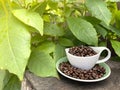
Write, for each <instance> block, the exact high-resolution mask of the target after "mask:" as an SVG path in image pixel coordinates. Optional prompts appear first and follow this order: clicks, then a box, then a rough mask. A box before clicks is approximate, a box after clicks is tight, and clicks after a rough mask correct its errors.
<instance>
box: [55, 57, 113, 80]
mask: <svg viewBox="0 0 120 90" xmlns="http://www.w3.org/2000/svg"><path fill="white" fill-rule="evenodd" d="M67 61H68V59H67V58H66V57H63V58H61V59H59V60H58V61H57V63H56V69H57V71H58V72H59V73H60V74H61V75H63V76H65V77H67V78H69V79H71V80H75V81H80V82H98V81H102V80H105V79H107V78H108V77H109V76H110V74H111V69H110V67H109V66H108V65H107V64H106V63H100V64H99V65H100V66H102V67H104V68H105V71H106V73H105V75H104V76H103V77H101V78H99V79H94V80H83V79H77V78H73V77H70V76H68V75H66V74H64V73H63V72H62V71H61V70H60V69H59V65H60V63H62V62H67Z"/></svg>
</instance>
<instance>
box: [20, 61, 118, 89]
mask: <svg viewBox="0 0 120 90" xmlns="http://www.w3.org/2000/svg"><path fill="white" fill-rule="evenodd" d="M107 64H108V65H109V66H110V68H111V75H110V77H108V78H107V79H105V80H103V81H100V82H92V83H85V82H78V81H73V80H70V79H68V78H66V77H64V76H62V75H60V74H59V75H60V79H57V78H53V77H49V78H41V77H38V76H35V75H34V74H32V73H30V72H28V71H27V72H26V74H25V76H26V78H27V79H25V80H28V81H27V83H28V86H27V84H26V86H25V84H23V85H22V87H28V88H22V90H120V62H115V61H110V60H109V61H108V62H107ZM24 83H25V81H24Z"/></svg>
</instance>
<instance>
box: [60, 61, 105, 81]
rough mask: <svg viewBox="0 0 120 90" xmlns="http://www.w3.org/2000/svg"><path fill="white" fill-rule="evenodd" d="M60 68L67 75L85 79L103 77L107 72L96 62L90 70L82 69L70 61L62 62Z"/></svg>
mask: <svg viewBox="0 0 120 90" xmlns="http://www.w3.org/2000/svg"><path fill="white" fill-rule="evenodd" d="M59 69H60V70H61V71H62V72H63V73H64V74H66V75H68V76H70V77H74V78H77V79H83V80H94V79H98V78H101V77H103V75H104V74H105V73H106V71H105V69H104V67H102V66H100V65H99V64H96V65H95V66H94V67H93V68H92V69H90V70H82V69H79V68H75V67H73V66H72V65H71V64H70V63H69V62H62V63H60V65H59Z"/></svg>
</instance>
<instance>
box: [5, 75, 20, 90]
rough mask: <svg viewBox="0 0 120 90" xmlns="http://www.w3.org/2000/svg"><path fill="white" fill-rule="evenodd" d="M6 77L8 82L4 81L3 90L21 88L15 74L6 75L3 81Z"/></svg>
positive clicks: (17, 89)
mask: <svg viewBox="0 0 120 90" xmlns="http://www.w3.org/2000/svg"><path fill="white" fill-rule="evenodd" d="M7 74H10V73H7ZM6 78H7V81H8V82H6V85H5V86H4V89H3V90H21V82H20V81H19V79H18V77H17V76H15V75H13V74H12V75H9V77H8V75H7V76H6V77H5V79H4V81H6Z"/></svg>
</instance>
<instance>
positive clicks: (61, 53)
mask: <svg viewBox="0 0 120 90" xmlns="http://www.w3.org/2000/svg"><path fill="white" fill-rule="evenodd" d="M62 57H65V47H63V46H61V45H60V44H56V46H55V51H54V58H55V61H58V60H59V59H60V58H62Z"/></svg>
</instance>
